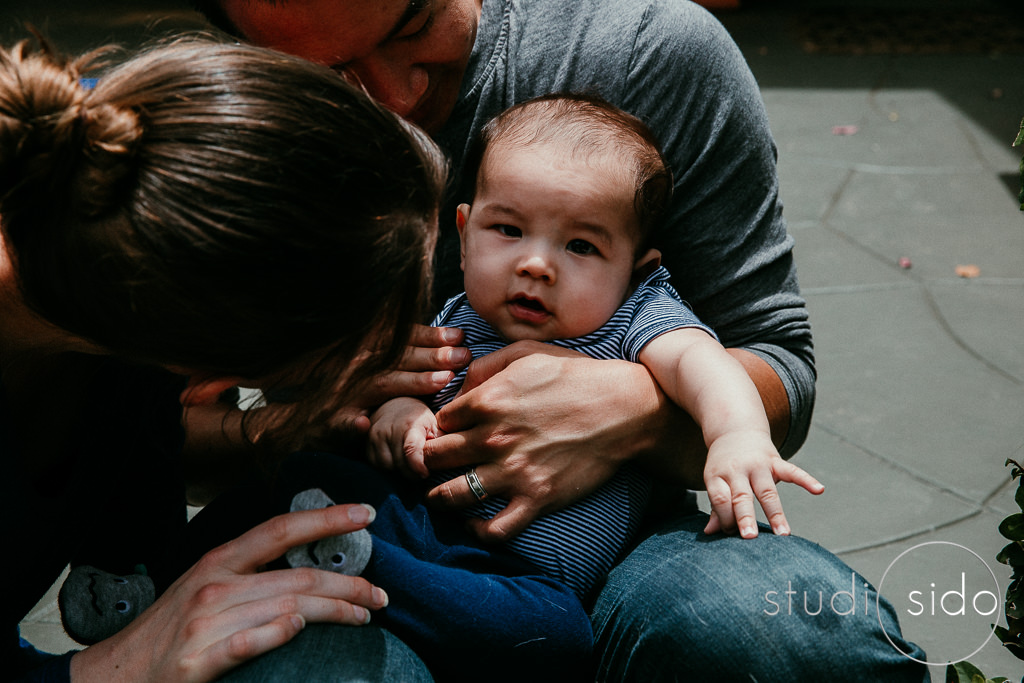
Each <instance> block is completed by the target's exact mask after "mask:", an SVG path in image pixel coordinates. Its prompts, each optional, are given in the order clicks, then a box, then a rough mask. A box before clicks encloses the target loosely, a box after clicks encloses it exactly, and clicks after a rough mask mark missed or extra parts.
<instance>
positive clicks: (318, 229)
mask: <svg viewBox="0 0 1024 683" xmlns="http://www.w3.org/2000/svg"><path fill="white" fill-rule="evenodd" d="M99 58H100V57H99V55H98V54H97V53H92V54H90V55H86V56H85V57H81V58H78V59H74V60H67V59H64V58H62V57H60V56H58V55H57V54H55V52H54V51H53V50H52V49H50V48H49V47H47V46H46V45H45V44H43V45H42V46H41V47H40V48H38V49H37V48H33V47H32V45H31V44H30V43H29V42H27V41H26V42H22V43H20V44H18V45H17V46H15V47H14V48H12V49H9V50H6V49H0V228H2V234H3V238H4V244H5V248H6V251H7V252H8V254H9V255H10V256H11V258H12V261H13V263H14V267H15V273H16V276H17V281H18V286H19V287H20V290H21V294H22V296H23V297H24V299H25V302H26V303H27V304H28V305H29V306H30V307H31V308H32V309H33V310H34V311H35V312H36V313H38V314H39V315H40V316H41V317H42V318H44V319H45V320H47V321H49V322H51V323H53V324H54V325H56V326H57V327H59V328H61V329H63V330H66V331H67V332H70V333H72V334H74V335H76V336H78V337H81V338H83V339H86V340H88V341H90V342H93V343H95V344H96V345H98V346H100V347H103V348H105V349H107V350H109V351H110V352H112V353H114V354H115V355H118V356H121V357H126V358H128V359H134V360H138V361H144V362H152V363H159V364H163V365H167V366H179V367H183V368H188V369H190V370H196V371H203V372H207V373H211V374H219V375H225V376H240V377H247V378H254V379H261V380H264V379H268V378H269V380H270V383H271V384H273V383H274V382H280V383H282V384H287V385H289V386H293V385H294V386H302V387H305V388H306V391H299V392H296V391H292V392H291V394H292V396H296V395H298V396H299V398H301V399H302V400H299V401H298V402H297V403H296V404H295V408H294V410H293V411H292V415H291V416H290V417H289V418H288V419H289V420H291V424H297V423H295V422H294V420H292V417H295V416H298V417H301V418H303V419H305V420H306V421H311V420H313V419H315V417H316V416H315V415H313V413H317V412H319V413H323V412H326V411H330V410H331V409H332V408H333V409H336V408H337V407H338V404H339V403H340V402H341V401H343V400H344V399H345V398H348V396H347V394H348V393H350V392H351V391H354V390H355V388H356V387H358V386H359V385H360V384H361V383H364V382H366V381H369V378H370V377H372V376H375V375H376V374H378V373H380V372H382V371H383V370H385V369H387V368H388V367H390V366H392V365H393V364H394V363H396V362H397V360H398V359H399V358H400V357H401V354H402V352H403V351H404V348H405V345H406V343H407V341H408V338H409V335H410V334H411V330H412V326H413V324H414V323H416V322H420V321H421V318H422V314H423V310H424V307H425V303H426V302H425V294H424V293H425V292H426V291H427V290H428V288H429V277H430V265H429V264H430V252H431V251H432V247H433V244H434V240H435V238H436V222H437V207H438V205H439V203H440V200H441V197H442V195H443V192H444V186H445V173H446V162H445V160H444V157H443V155H442V154H441V153H440V151H439V150H438V149H437V147H436V146H435V145H434V144H433V143H432V142H431V141H430V140H429V138H427V137H426V135H425V134H424V133H422V132H421V131H419V129H417V128H415V127H414V126H411V125H410V124H407V123H405V122H404V121H402V120H401V119H400V118H398V117H397V116H395V115H394V114H392V113H391V112H389V111H387V110H386V109H384V108H383V107H380V106H379V105H377V104H375V103H374V102H373V101H371V99H370V98H369V97H368V96H366V95H365V94H364V93H362V92H361V91H359V90H358V89H356V88H354V87H352V86H351V85H349V84H347V83H346V82H345V81H344V79H342V78H340V77H339V76H338V75H337V74H335V73H333V72H331V71H330V70H329V69H327V68H325V67H321V66H317V65H314V64H311V63H309V62H307V61H305V60H302V59H299V58H295V57H290V56H287V55H283V54H280V53H277V52H273V51H270V50H264V49H261V48H256V47H252V46H246V45H233V44H224V43H218V42H214V41H212V40H209V39H204V38H200V37H196V38H182V39H178V40H176V41H174V42H171V43H169V44H165V45H161V46H157V47H154V48H152V49H150V50H148V51H146V52H143V53H141V54H139V55H138V56H135V57H132V58H131V59H129V60H127V61H125V62H124V63H123V64H121V65H120V66H118V67H116V68H114V69H112V70H110V71H108V72H106V73H101V74H100V78H99V80H98V83H97V84H96V86H95V87H94V88H93V89H91V90H90V89H87V88H85V87H83V85H82V83H81V78H80V77H81V75H82V73H84V72H86V71H87V70H89V69H90V68H92V67H95V66H96V64H97V60H98V59H99ZM356 359H359V362H358V363H354V362H353V361H354V360H356ZM339 378H344V380H342V379H339ZM314 387H315V388H316V390H314V389H313V388H314ZM314 405H320V406H321V408H322V409H314V408H313V406H314ZM278 414H281V413H278Z"/></svg>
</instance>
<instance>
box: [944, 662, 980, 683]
mask: <svg viewBox="0 0 1024 683" xmlns="http://www.w3.org/2000/svg"><path fill="white" fill-rule="evenodd" d="M977 681H981V683H985V674H983V673H981V671H980V670H979V669H978V667H976V666H974V665H973V664H971V663H970V662H957V663H956V664H950V665H949V666H947V667H946V683H977Z"/></svg>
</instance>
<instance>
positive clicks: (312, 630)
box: [218, 624, 434, 683]
mask: <svg viewBox="0 0 1024 683" xmlns="http://www.w3.org/2000/svg"><path fill="white" fill-rule="evenodd" d="M218 680H220V681H221V682H222V683H281V682H282V681H302V683H356V682H359V683H364V682H365V683H385V682H394V683H398V682H399V681H400V682H401V683H431V682H432V681H433V680H434V679H433V678H432V677H431V675H430V672H429V671H428V670H427V667H426V665H425V664H424V663H423V662H422V661H420V659H419V658H418V657H417V656H416V655H415V654H413V651H412V650H410V649H409V648H408V647H407V646H406V645H405V644H404V643H403V642H402V641H400V640H399V639H398V638H397V637H395V636H394V635H392V634H391V633H389V632H388V631H386V630H384V629H382V628H378V627H376V626H372V625H371V626H339V625H337V624H310V625H308V626H306V628H304V629H303V630H302V632H301V633H299V635H297V636H295V638H293V639H292V640H291V641H289V642H288V643H286V644H284V645H282V646H281V647H279V648H277V649H276V650H272V651H270V652H268V653H267V654H265V655H263V656H262V657H258V658H257V659H254V660H252V661H249V662H247V663H246V664H243V665H242V666H240V667H238V668H237V669H235V670H233V671H231V672H230V673H228V674H227V675H226V676H224V677H223V678H221V679H218Z"/></svg>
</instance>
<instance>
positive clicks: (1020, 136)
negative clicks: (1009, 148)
mask: <svg viewBox="0 0 1024 683" xmlns="http://www.w3.org/2000/svg"><path fill="white" fill-rule="evenodd" d="M1017 145H1024V119H1021V120H1020V132H1019V133H1017V139H1016V140H1014V141H1013V146H1014V147H1016V146H1017Z"/></svg>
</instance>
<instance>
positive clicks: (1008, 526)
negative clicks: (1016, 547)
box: [999, 512, 1024, 541]
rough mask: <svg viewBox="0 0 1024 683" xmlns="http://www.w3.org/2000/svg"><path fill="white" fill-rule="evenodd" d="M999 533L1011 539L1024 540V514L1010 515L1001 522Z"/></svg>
mask: <svg viewBox="0 0 1024 683" xmlns="http://www.w3.org/2000/svg"><path fill="white" fill-rule="evenodd" d="M999 533H1001V534H1002V535H1003V538H1008V539H1010V540H1011V541H1024V514H1022V513H1019V512H1018V513H1017V514H1015V515H1010V516H1009V517H1007V518H1006V519H1004V520H1003V521H1002V522H1000V524H999Z"/></svg>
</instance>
